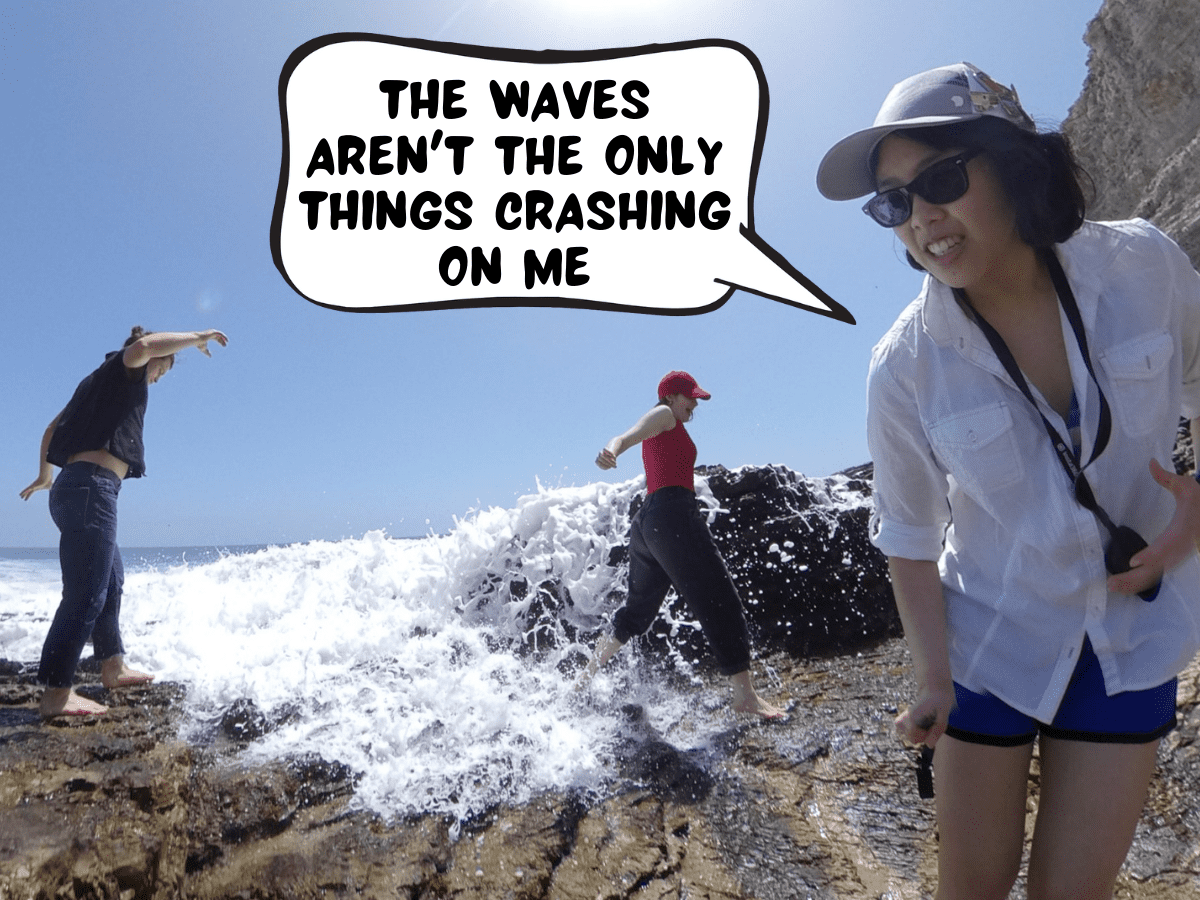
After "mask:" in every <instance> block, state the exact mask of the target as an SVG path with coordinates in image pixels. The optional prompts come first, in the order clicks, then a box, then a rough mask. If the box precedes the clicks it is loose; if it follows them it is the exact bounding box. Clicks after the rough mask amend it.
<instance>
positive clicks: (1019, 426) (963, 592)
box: [867, 220, 1200, 722]
mask: <svg viewBox="0 0 1200 900" xmlns="http://www.w3.org/2000/svg"><path fill="white" fill-rule="evenodd" d="M1056 249H1057V251H1058V256H1059V259H1060V260H1061V261H1062V265H1063V269H1064V271H1065V272H1066V275H1067V278H1068V280H1069V281H1070V283H1071V287H1072V289H1073V290H1074V293H1075V299H1076V301H1077V303H1078V305H1079V309H1080V312H1081V314H1082V317H1083V321H1084V328H1085V331H1086V333H1087V338H1088V346H1089V349H1090V351H1091V355H1092V360H1093V365H1094V367H1095V371H1096V376H1097V378H1098V379H1099V381H1100V385H1101V387H1102V388H1103V391H1104V395H1105V397H1106V399H1107V400H1108V403H1109V406H1110V407H1111V410H1112V419H1113V423H1112V435H1111V438H1110V439H1109V443H1108V446H1107V448H1106V449H1105V450H1104V451H1103V453H1101V455H1100V456H1099V457H1098V458H1097V459H1096V461H1095V462H1093V463H1092V464H1091V465H1090V466H1088V467H1087V469H1086V470H1085V474H1086V476H1087V479H1088V482H1089V483H1090V484H1091V486H1092V489H1093V491H1094V492H1095V494H1096V498H1097V500H1098V501H1099V503H1100V505H1101V506H1102V507H1103V508H1104V509H1105V510H1106V511H1107V512H1108V514H1109V515H1110V516H1111V517H1112V519H1113V521H1114V522H1116V523H1117V524H1118V525H1129V526H1131V527H1133V528H1134V529H1136V530H1137V531H1138V532H1139V533H1140V534H1141V535H1142V536H1143V537H1145V538H1146V540H1148V541H1152V540H1153V539H1154V538H1155V537H1157V536H1158V535H1159V534H1160V533H1161V532H1162V531H1163V529H1164V528H1165V526H1166V525H1167V523H1168V521H1169V520H1170V518H1171V515H1172V514H1173V512H1174V508H1175V501H1174V498H1173V497H1172V496H1171V495H1170V493H1169V492H1167V491H1166V490H1164V489H1162V488H1161V487H1159V485H1158V484H1157V483H1156V482H1155V481H1154V480H1153V479H1152V478H1151V476H1150V472H1149V462H1150V459H1151V458H1152V457H1153V458H1156V459H1158V460H1159V462H1161V463H1163V464H1164V466H1165V467H1166V468H1167V469H1168V470H1169V469H1170V468H1171V452H1172V448H1173V446H1174V443H1175V438H1176V433H1177V429H1178V424H1179V417H1180V415H1181V414H1182V415H1184V416H1186V417H1188V418H1194V417H1196V416H1197V415H1200V346H1198V345H1200V275H1197V273H1196V271H1195V270H1194V269H1193V268H1192V265H1191V263H1190V262H1189V260H1188V258H1187V256H1185V255H1184V253H1183V252H1182V251H1181V250H1180V249H1179V247H1178V246H1176V245H1175V243H1174V242H1173V241H1171V240H1170V239H1169V238H1167V237H1166V236H1165V235H1164V234H1162V233H1161V232H1159V231H1158V230H1157V229H1155V228H1154V227H1153V226H1152V225H1150V224H1149V223H1148V222H1144V221H1142V220H1134V221H1128V222H1111V223H1092V222H1089V223H1086V224H1085V225H1084V226H1083V228H1082V229H1080V231H1079V232H1078V233H1076V234H1075V235H1074V236H1073V237H1072V238H1071V239H1070V240H1068V241H1067V242H1065V243H1063V244H1060V245H1058V247H1057V248H1056ZM1060 314H1061V305H1060ZM1061 320H1062V329H1063V340H1064V343H1065V344H1066V348H1067V356H1068V360H1069V363H1070V368H1071V380H1072V382H1073V384H1074V388H1075V394H1076V397H1077V398H1078V402H1079V407H1080V415H1081V429H1080V431H1081V440H1082V451H1083V452H1082V460H1083V461H1087V460H1088V459H1089V458H1090V455H1091V450H1092V444H1093V442H1094V440H1095V438H1096V430H1097V424H1098V420H1099V395H1098V393H1097V389H1096V385H1095V384H1094V383H1093V382H1092V379H1091V378H1090V377H1089V375H1088V373H1087V368H1086V366H1085V365H1084V361H1083V358H1082V356H1081V354H1080V351H1079V347H1078V344H1077V342H1076V340H1075V338H1074V332H1073V331H1072V330H1071V326H1070V323H1069V322H1068V321H1067V320H1066V317H1065V316H1061ZM1030 389H1031V390H1032V392H1033V394H1034V396H1035V397H1036V398H1037V401H1038V406H1039V408H1040V409H1041V412H1042V413H1043V414H1044V415H1045V416H1046V418H1047V419H1048V420H1049V421H1050V423H1051V424H1052V425H1054V427H1055V428H1057V429H1058V431H1059V433H1060V434H1062V435H1064V436H1066V435H1067V426H1066V423H1064V422H1063V420H1062V418H1061V417H1060V416H1059V415H1058V414H1057V413H1055V411H1054V410H1053V409H1051V407H1050V406H1049V405H1048V404H1047V403H1046V402H1045V400H1044V398H1043V397H1042V396H1041V394H1040V393H1039V392H1038V390H1037V388H1036V387H1034V386H1033V385H1032V384H1031V385H1030ZM867 401H868V402H867V408H868V411H867V440H868V444H869V446H870V450H871V456H872V458H873V460H874V462H875V512H874V517H873V520H872V529H871V531H872V541H873V542H874V543H875V545H876V546H877V547H879V548H880V550H882V551H883V553H884V554H886V555H888V556H897V557H904V558H907V559H926V560H938V561H939V569H940V572H941V579H942V586H943V590H944V593H945V598H946V609H947V622H948V629H949V649H950V667H951V672H952V674H953V677H954V680H955V681H957V682H958V683H960V684H962V685H963V686H964V687H967V688H969V689H971V690H973V691H976V692H988V693H992V694H995V695H996V696H998V697H999V698H1000V699H1002V700H1004V701H1005V702H1006V703H1008V704H1009V705H1010V706H1013V707H1014V708H1016V709H1019V710H1021V711H1022V712H1025V713H1026V714H1028V715H1032V716H1034V717H1035V718H1037V719H1039V720H1041V721H1045V722H1049V721H1051V720H1052V719H1053V718H1054V714H1055V711H1056V710H1057V709H1058V705H1059V703H1060V701H1061V700H1062V696H1063V693H1064V692H1065V691H1066V688H1067V683H1068V681H1069V679H1070V676H1071V673H1072V671H1073V669H1074V667H1075V664H1076V662H1077V660H1078V657H1079V651H1080V648H1081V646H1082V644H1083V638H1084V635H1085V634H1086V635H1087V636H1088V637H1089V638H1090V639H1091V642H1092V646H1093V648H1094V649H1095V651H1096V656H1097V657H1098V658H1099V660H1100V664H1101V667H1102V669H1103V672H1104V683H1105V687H1106V689H1107V691H1108V693H1109V694H1110V695H1112V694H1116V693H1119V692H1121V691H1128V690H1142V689H1146V688H1151V687H1155V686H1157V685H1159V684H1162V683H1163V682H1164V681H1167V680H1168V679H1170V678H1172V677H1173V676H1175V675H1177V674H1178V673H1179V672H1180V671H1181V670H1182V669H1183V668H1184V666H1186V665H1187V663H1188V661H1189V660H1190V659H1191V658H1192V656H1193V655H1194V654H1195V652H1196V650H1197V649H1198V648H1200V559H1198V558H1197V556H1196V555H1195V554H1193V555H1192V556H1191V557H1189V558H1188V559H1187V560H1186V561H1185V562H1184V563H1182V564H1181V565H1179V566H1177V567H1176V568H1175V569H1173V570H1172V571H1170V572H1168V573H1167V575H1166V577H1165V578H1164V579H1163V583H1162V587H1161V589H1160V590H1159V593H1158V598H1157V599H1156V600H1154V601H1153V602H1152V603H1146V602H1144V601H1143V600H1141V599H1140V598H1138V597H1137V596H1125V595H1118V594H1109V593H1108V591H1107V588H1106V586H1105V580H1106V577H1107V573H1106V572H1105V568H1104V547H1105V544H1106V541H1107V532H1106V531H1105V529H1104V528H1103V526H1101V525H1100V523H1099V522H1098V521H1097V519H1096V517H1095V515H1094V514H1093V513H1091V512H1089V511H1088V510H1086V509H1084V508H1083V507H1082V506H1080V505H1079V503H1078V502H1077V501H1076V500H1075V498H1074V493H1073V490H1072V486H1071V484H1070V481H1069V480H1068V478H1067V475H1066V472H1065V471H1064V470H1063V467H1062V464H1061V462H1060V460H1059V459H1058V457H1057V456H1056V454H1055V452H1054V449H1053V447H1052V446H1051V443H1050V439H1049V437H1048V436H1047V434H1046V429H1045V426H1044V425H1043V424H1042V420H1041V418H1040V417H1039V416H1038V413H1037V411H1036V410H1035V409H1034V408H1033V406H1032V404H1030V403H1029V401H1028V400H1027V399H1026V397H1025V396H1024V395H1023V394H1022V393H1021V392H1020V390H1019V389H1018V388H1017V387H1016V385H1015V384H1014V383H1013V382H1012V379H1010V378H1009V376H1008V373H1007V372H1005V370H1004V367H1003V366H1002V365H1001V363H1000V360H999V359H997V357H996V354H995V353H994V352H993V351H992V348H991V346H990V345H989V344H988V341H987V338H985V337H984V335H983V333H982V332H981V331H980V330H979V328H978V327H977V326H976V325H974V324H973V323H971V322H970V321H969V320H968V319H967V317H966V315H965V314H964V313H963V311H962V310H961V309H960V308H959V306H958V304H957V303H956V302H955V300H954V296H953V294H952V292H951V291H950V289H949V288H947V287H946V286H945V285H943V284H941V283H940V282H938V281H936V280H934V279H932V278H929V277H927V278H926V279H925V284H924V287H923V289H922V292H921V295H920V296H919V297H918V298H917V299H916V300H915V301H914V302H913V303H912V304H911V305H910V306H909V307H908V308H907V309H906V310H905V311H904V313H903V314H902V315H901V316H900V318H899V319H897V320H896V323H895V325H893V326H892V328H891V330H890V331H889V332H888V333H887V334H886V335H885V336H884V337H883V339H882V340H881V341H880V342H879V344H878V345H877V346H876V347H875V351H874V354H873V356H872V360H871V370H870V376H869V378H868V386H867ZM1198 449H1200V448H1198Z"/></svg>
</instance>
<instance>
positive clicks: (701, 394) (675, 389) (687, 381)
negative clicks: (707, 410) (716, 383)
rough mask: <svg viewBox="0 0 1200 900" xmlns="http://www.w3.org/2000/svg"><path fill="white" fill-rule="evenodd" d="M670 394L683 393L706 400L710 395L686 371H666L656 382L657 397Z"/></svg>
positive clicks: (661, 397)
mask: <svg viewBox="0 0 1200 900" xmlns="http://www.w3.org/2000/svg"><path fill="white" fill-rule="evenodd" d="M671 394H683V395H684V396H685V397H694V398H696V399H697V400H708V399H709V398H710V397H712V394H710V393H709V392H708V391H706V390H704V389H702V388H701V387H700V385H698V384H697V383H696V379H695V378H693V377H692V376H691V375H689V374H688V373H687V372H678V371H676V372H668V373H667V374H666V375H664V376H663V377H662V381H660V382H659V383H658V399H659V400H662V399H663V398H664V397H669V396H670V395H671Z"/></svg>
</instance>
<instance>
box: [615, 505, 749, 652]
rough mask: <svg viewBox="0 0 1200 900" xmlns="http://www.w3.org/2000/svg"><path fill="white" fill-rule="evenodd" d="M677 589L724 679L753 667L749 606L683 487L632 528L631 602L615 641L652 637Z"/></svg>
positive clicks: (647, 509)
mask: <svg viewBox="0 0 1200 900" xmlns="http://www.w3.org/2000/svg"><path fill="white" fill-rule="evenodd" d="M672 586H674V588H675V590H676V591H677V592H678V593H679V595H680V596H681V597H683V600H684V602H685V603H686V604H687V607H688V609H689V610H690V611H691V613H692V615H694V616H695V617H696V620H697V621H698V622H699V623H700V627H701V628H702V629H703V630H704V636H705V637H706V638H707V639H708V644H709V646H710V647H711V648H712V651H713V656H715V657H716V659H717V666H718V668H719V669H720V670H721V673H722V674H723V675H736V674H737V673H739V672H744V671H746V670H747V669H748V668H750V635H749V632H748V631H747V629H746V617H745V614H744V613H743V612H742V601H741V600H740V599H739V598H738V593H737V588H736V587H734V584H733V579H732V578H731V577H730V575H729V570H728V569H727V568H726V566H725V560H724V559H722V558H721V551H720V550H718V549H717V545H716V542H715V541H713V536H712V532H710V531H709V530H708V523H707V522H706V521H705V520H704V516H703V515H702V514H701V512H700V508H699V506H698V505H697V503H696V495H695V494H694V493H693V492H692V491H689V490H688V489H687V488H683V487H665V488H659V489H658V490H657V491H655V492H654V493H652V494H650V495H649V496H648V497H647V498H646V502H645V503H644V504H642V508H641V509H639V510H638V511H637V515H635V516H634V517H633V521H632V522H631V523H630V525H629V596H628V597H626V598H625V604H624V605H623V606H622V607H621V608H620V609H618V610H617V611H616V613H615V614H614V615H613V637H615V638H616V639H617V640H618V641H621V642H622V643H624V642H625V641H627V640H629V639H630V638H631V637H633V636H634V635H637V634H643V633H644V632H645V631H647V630H648V629H649V628H650V626H651V625H652V624H653V623H654V619H655V617H656V616H657V615H658V609H659V607H660V606H662V602H663V599H664V598H665V597H666V596H667V590H668V589H669V588H670V587H672Z"/></svg>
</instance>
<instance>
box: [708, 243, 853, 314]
mask: <svg viewBox="0 0 1200 900" xmlns="http://www.w3.org/2000/svg"><path fill="white" fill-rule="evenodd" d="M740 231H741V236H742V238H743V239H742V240H734V241H729V242H728V247H727V250H728V255H727V256H726V257H725V258H724V259H722V260H721V262H720V274H719V275H718V276H716V277H714V278H713V280H714V281H716V282H718V283H720V284H724V285H728V286H729V287H732V288H737V289H738V290H742V291H747V292H748V293H751V294H758V295H759V296H760V297H766V298H767V299H769V300H776V301H778V302H779V303H786V304H787V305H788V306H795V307H799V308H800V309H806V310H808V311H809V312H814V313H818V314H820V315H823V316H829V317H830V318H833V319H838V320H839V321H842V322H846V323H848V324H850V325H853V324H855V322H854V316H853V315H851V314H850V311H849V310H848V309H846V308H845V307H844V306H842V305H841V304H840V303H838V302H837V301H836V300H834V299H833V298H832V297H830V296H829V295H828V294H826V293H825V292H824V291H823V290H821V288H819V287H817V285H815V284H814V283H813V282H812V281H810V280H809V279H808V277H807V276H806V275H804V273H803V272H801V271H799V270H798V269H796V267H795V266H793V265H792V264H791V263H789V262H788V261H787V260H786V259H784V258H783V256H782V255H781V254H780V253H779V252H778V251H777V250H776V249H775V248H774V247H772V246H771V245H770V244H768V243H767V242H766V241H764V240H763V239H762V238H761V237H759V236H758V235H757V234H756V233H755V232H753V231H751V230H750V229H749V228H747V227H746V226H745V225H742V226H741V228H740Z"/></svg>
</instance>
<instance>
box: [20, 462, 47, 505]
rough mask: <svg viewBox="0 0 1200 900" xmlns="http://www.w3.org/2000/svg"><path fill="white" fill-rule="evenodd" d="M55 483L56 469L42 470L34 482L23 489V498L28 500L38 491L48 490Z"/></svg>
mask: <svg viewBox="0 0 1200 900" xmlns="http://www.w3.org/2000/svg"><path fill="white" fill-rule="evenodd" d="M53 484H54V470H53V469H49V470H48V471H45V472H40V473H39V474H38V477H37V478H36V479H35V480H34V482H33V484H31V485H29V487H27V488H25V490H23V491H21V499H22V500H28V499H29V498H30V497H32V496H33V495H34V494H36V493H37V492H38V491H48V490H50V488H51V487H52V486H53Z"/></svg>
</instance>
